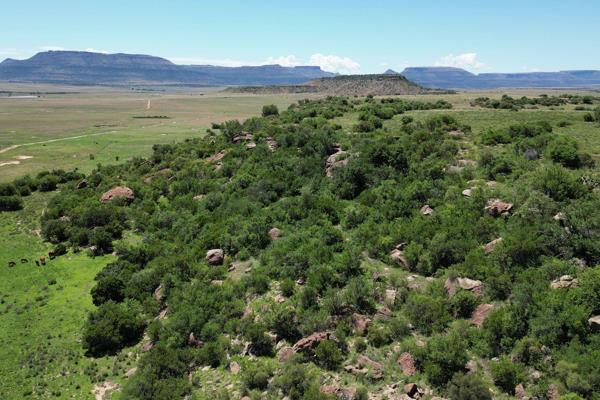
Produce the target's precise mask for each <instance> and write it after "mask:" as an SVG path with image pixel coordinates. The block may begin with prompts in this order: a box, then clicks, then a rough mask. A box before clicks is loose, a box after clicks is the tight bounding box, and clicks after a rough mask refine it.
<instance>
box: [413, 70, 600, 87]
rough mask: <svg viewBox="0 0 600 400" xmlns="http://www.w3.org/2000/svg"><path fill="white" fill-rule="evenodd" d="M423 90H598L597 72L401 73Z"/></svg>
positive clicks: (456, 71)
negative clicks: (583, 88)
mask: <svg viewBox="0 0 600 400" xmlns="http://www.w3.org/2000/svg"><path fill="white" fill-rule="evenodd" d="M402 75H404V76H406V77H407V78H408V79H410V80H412V81H413V82H416V83H418V84H419V85H422V86H424V87H436V88H445V89H496V88H553V87H557V88H558V87H561V88H567V87H570V88H576V87H596V86H600V71H593V70H592V71H559V72H527V73H510V74H503V73H485V74H479V75H475V74H472V73H470V72H468V71H465V70H464V69H460V68H453V67H410V68H406V69H405V70H404V71H402Z"/></svg>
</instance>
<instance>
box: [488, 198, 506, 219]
mask: <svg viewBox="0 0 600 400" xmlns="http://www.w3.org/2000/svg"><path fill="white" fill-rule="evenodd" d="M512 208H513V204H512V203H507V202H505V201H502V200H500V199H490V200H488V202H487V204H486V206H485V208H484V210H485V211H487V212H488V214H490V215H491V216H492V217H497V216H500V215H501V216H506V215H508V214H510V212H511V210H512Z"/></svg>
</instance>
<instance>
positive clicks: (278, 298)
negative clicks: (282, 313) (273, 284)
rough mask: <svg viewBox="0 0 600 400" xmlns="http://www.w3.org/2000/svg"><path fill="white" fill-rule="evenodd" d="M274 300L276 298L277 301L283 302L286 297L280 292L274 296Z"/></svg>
mask: <svg viewBox="0 0 600 400" xmlns="http://www.w3.org/2000/svg"><path fill="white" fill-rule="evenodd" d="M273 300H275V302H276V303H279V304H281V303H283V302H284V301H285V297H283V296H282V295H280V294H276V295H275V297H273Z"/></svg>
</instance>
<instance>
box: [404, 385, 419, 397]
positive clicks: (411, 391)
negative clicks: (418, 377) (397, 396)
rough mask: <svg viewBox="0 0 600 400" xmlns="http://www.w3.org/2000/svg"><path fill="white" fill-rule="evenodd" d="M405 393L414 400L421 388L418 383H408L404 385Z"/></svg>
mask: <svg viewBox="0 0 600 400" xmlns="http://www.w3.org/2000/svg"><path fill="white" fill-rule="evenodd" d="M404 393H406V394H407V395H408V396H409V397H411V398H413V399H414V398H415V397H416V396H417V395H418V394H419V387H418V386H417V384H416V383H407V384H406V385H404Z"/></svg>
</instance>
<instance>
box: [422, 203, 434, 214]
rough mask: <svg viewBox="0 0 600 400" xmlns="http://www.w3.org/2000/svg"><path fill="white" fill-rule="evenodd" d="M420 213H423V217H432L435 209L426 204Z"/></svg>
mask: <svg viewBox="0 0 600 400" xmlns="http://www.w3.org/2000/svg"><path fill="white" fill-rule="evenodd" d="M419 212H420V213H421V215H431V214H433V208H431V207H430V206H429V204H425V205H424V206H423V207H421V209H420V210H419Z"/></svg>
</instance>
